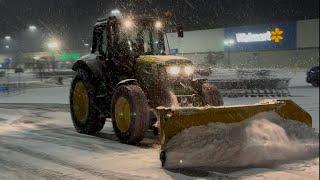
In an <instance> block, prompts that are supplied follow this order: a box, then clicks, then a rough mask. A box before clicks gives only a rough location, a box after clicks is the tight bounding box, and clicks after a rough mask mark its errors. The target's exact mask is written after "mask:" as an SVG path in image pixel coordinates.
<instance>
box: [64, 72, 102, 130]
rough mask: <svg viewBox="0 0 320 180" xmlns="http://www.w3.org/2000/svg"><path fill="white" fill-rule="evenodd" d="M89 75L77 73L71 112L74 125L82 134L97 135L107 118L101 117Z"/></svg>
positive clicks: (71, 93)
mask: <svg viewBox="0 0 320 180" xmlns="http://www.w3.org/2000/svg"><path fill="white" fill-rule="evenodd" d="M92 82H93V81H92V80H90V78H89V76H88V74H87V73H86V72H84V71H79V72H77V74H76V76H75V78H74V79H73V81H72V84H71V89H70V96H69V100H70V112H71V118H72V122H73V125H74V127H75V129H76V130H77V132H79V133H82V134H90V135H92V134H96V133H97V132H99V131H101V130H102V128H103V126H104V124H105V118H104V117H101V115H100V111H99V109H98V107H99V99H98V98H97V97H96V96H95V86H94V85H93V83H92Z"/></svg>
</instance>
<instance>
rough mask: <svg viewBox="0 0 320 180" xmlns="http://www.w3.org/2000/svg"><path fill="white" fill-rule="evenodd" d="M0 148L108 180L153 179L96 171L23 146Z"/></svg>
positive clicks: (7, 145)
mask: <svg viewBox="0 0 320 180" xmlns="http://www.w3.org/2000/svg"><path fill="white" fill-rule="evenodd" d="M0 146H1V148H5V149H8V150H10V151H14V152H18V153H21V154H26V155H29V156H31V157H34V158H38V159H42V160H45V161H49V162H53V163H55V164H59V165H62V166H66V167H70V168H73V169H76V170H79V171H81V172H87V173H90V174H92V175H95V176H98V177H102V178H108V179H151V177H147V176H134V175H131V174H125V173H120V172H113V171H109V170H103V172H102V171H98V170H97V169H94V168H91V167H88V166H85V165H80V164H77V163H75V162H71V161H66V160H63V159H61V158H58V157H56V156H52V155H49V154H46V153H42V152H37V151H35V150H30V149H28V148H24V147H22V146H17V145H11V144H8V143H4V142H0Z"/></svg>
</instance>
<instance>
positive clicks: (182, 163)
mask: <svg viewBox="0 0 320 180" xmlns="http://www.w3.org/2000/svg"><path fill="white" fill-rule="evenodd" d="M165 150H166V152H167V161H166V167H167V168H181V167H183V168H186V167H187V168H190V167H206V168H207V167H212V168H214V167H219V168H221V167H233V168H235V167H248V166H251V167H252V166H254V167H265V166H270V165H273V164H276V163H279V162H283V161H288V160H291V161H292V160H295V159H301V158H302V159H303V158H309V157H317V156H318V154H319V134H318V133H314V132H313V130H312V129H311V128H310V127H308V126H307V125H305V124H302V123H300V122H296V121H292V120H285V119H282V118H281V117H280V116H278V114H276V113H275V112H263V113H260V114H258V115H256V116H255V117H252V118H251V119H248V120H246V121H244V122H240V123H234V124H224V123H212V124H209V125H207V126H197V127H192V128H189V129H186V130H184V131H183V132H182V133H179V134H178V135H176V136H174V137H173V138H172V139H171V140H170V141H169V142H168V144H167V146H166V149H165Z"/></svg>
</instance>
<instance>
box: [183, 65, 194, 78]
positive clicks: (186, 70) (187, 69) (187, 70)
mask: <svg viewBox="0 0 320 180" xmlns="http://www.w3.org/2000/svg"><path fill="white" fill-rule="evenodd" d="M193 72H194V68H193V67H192V66H185V67H184V73H185V74H186V75H187V76H190V75H191V74H193Z"/></svg>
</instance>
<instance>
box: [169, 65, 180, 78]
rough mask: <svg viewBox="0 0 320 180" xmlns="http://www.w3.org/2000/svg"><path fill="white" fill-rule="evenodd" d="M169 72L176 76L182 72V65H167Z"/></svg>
mask: <svg viewBox="0 0 320 180" xmlns="http://www.w3.org/2000/svg"><path fill="white" fill-rule="evenodd" d="M167 72H168V73H169V74H170V75H172V76H176V75H178V74H179V73H180V67H179V66H169V67H167Z"/></svg>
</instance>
